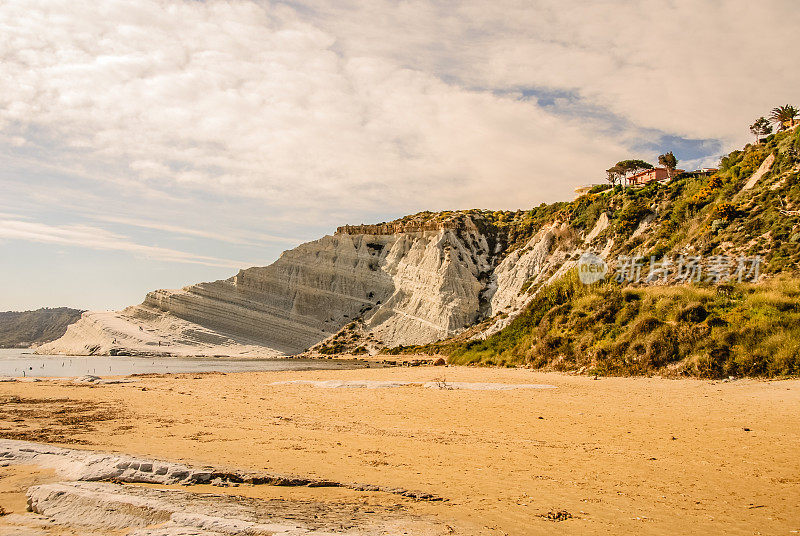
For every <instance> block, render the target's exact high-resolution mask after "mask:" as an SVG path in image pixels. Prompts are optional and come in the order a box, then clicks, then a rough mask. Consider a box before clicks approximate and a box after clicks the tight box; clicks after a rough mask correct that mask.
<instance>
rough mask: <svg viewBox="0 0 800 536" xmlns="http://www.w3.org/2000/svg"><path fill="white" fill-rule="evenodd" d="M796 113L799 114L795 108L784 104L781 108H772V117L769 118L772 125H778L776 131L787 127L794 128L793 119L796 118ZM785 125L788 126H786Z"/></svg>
mask: <svg viewBox="0 0 800 536" xmlns="http://www.w3.org/2000/svg"><path fill="white" fill-rule="evenodd" d="M798 113H800V112H798V110H797V108H795V107H794V106H792V105H790V104H784V105H783V106H778V107H777V108H773V109H772V115H770V116H769V118H770V119H771V120H772V122H773V123H777V124H778V130H784V129H785V128H786V127H787V126H789V127H793V126H794V119H795V117H797V114H798ZM786 123H789V124H788V125H787V124H786Z"/></svg>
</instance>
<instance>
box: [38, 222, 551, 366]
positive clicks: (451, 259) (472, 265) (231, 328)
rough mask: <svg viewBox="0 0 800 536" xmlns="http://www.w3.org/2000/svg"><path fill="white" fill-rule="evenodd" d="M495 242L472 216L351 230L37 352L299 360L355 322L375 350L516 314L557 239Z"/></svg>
mask: <svg viewBox="0 0 800 536" xmlns="http://www.w3.org/2000/svg"><path fill="white" fill-rule="evenodd" d="M497 240H498V237H497V236H496V234H495V233H492V232H491V230H490V231H489V232H487V231H486V230H484V231H481V230H480V229H479V226H478V225H476V224H475V222H474V221H472V220H471V219H470V218H461V219H460V220H459V221H457V222H445V223H442V222H438V223H427V224H419V223H413V222H411V223H408V222H406V223H405V224H402V225H396V224H395V225H392V224H383V225H378V226H358V227H344V228H340V229H339V231H338V232H337V234H335V235H333V236H326V237H324V238H321V239H319V240H316V241H313V242H309V243H306V244H302V245H301V246H299V247H297V248H295V249H293V250H290V251H286V252H284V253H283V254H282V255H281V257H280V258H279V259H278V260H277V261H276V262H275V263H273V264H272V265H270V266H266V267H258V268H250V269H247V270H242V271H240V272H239V273H238V274H237V275H236V276H234V277H232V278H230V279H227V280H222V281H215V282H212V283H200V284H197V285H192V286H189V287H186V288H183V289H180V290H156V291H153V292H150V293H148V295H147V296H146V298H145V300H144V302H143V303H142V304H141V305H137V306H133V307H129V308H127V309H125V310H124V311H119V312H110V313H106V312H104V313H97V312H93V313H85V314H84V315H83V318H82V319H81V320H80V321H79V322H78V323H77V324H75V325H73V326H71V327H70V328H69V330H68V331H67V333H66V334H65V335H64V337H62V338H61V339H59V340H57V341H54V342H53V343H50V344H48V345H45V346H43V347H41V348H40V349H39V352H40V353H73V354H86V353H93V354H108V353H112V354H127V353H132V354H137V353H164V354H170V355H242V356H255V355H265V356H270V355H278V354H295V353H299V352H302V351H303V350H305V349H307V348H309V347H311V346H313V345H315V344H317V343H319V342H320V341H323V340H325V339H327V338H329V337H330V336H332V335H334V334H335V333H337V332H339V331H340V330H341V329H342V328H343V327H344V326H346V325H348V324H350V323H351V322H353V321H354V320H358V321H359V322H360V323H361V324H362V325H363V327H364V330H365V331H366V333H368V334H369V336H370V337H371V338H372V339H373V340H374V341H375V342H376V343H377V344H378V346H389V347H393V346H397V345H407V344H421V343H426V342H430V341H434V340H438V339H443V338H446V337H450V336H452V335H455V334H457V333H459V332H460V331H462V330H463V329H464V328H466V327H468V326H471V325H473V324H474V323H475V322H477V321H479V320H481V319H483V318H485V317H488V316H492V315H493V314H495V313H496V312H498V311H500V310H508V309H509V308H513V307H519V305H520V304H521V303H522V301H521V299H520V297H519V294H520V292H521V289H522V286H523V284H524V283H525V281H526V280H527V279H529V278H530V277H532V276H534V275H537V274H538V273H539V272H540V271H541V270H542V269H543V268H544V267H545V264H546V263H545V262H544V259H545V258H546V257H548V254H549V245H550V242H552V240H553V236H552V232H551V231H550V230H543V231H542V232H541V233H539V234H538V235H537V236H535V237H534V238H533V239H532V241H531V245H530V247H528V248H527V249H526V251H525V252H524V253H519V254H515V256H513V257H509V258H507V259H506V261H503V260H502V255H500V254H499V252H500V251H502V250H503V244H500V243H498V242H497ZM509 259H510V260H509Z"/></svg>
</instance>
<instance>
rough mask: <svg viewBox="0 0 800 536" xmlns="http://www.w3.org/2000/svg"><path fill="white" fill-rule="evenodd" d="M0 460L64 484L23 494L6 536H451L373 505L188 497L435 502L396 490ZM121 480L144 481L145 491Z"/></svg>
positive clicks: (30, 451)
mask: <svg viewBox="0 0 800 536" xmlns="http://www.w3.org/2000/svg"><path fill="white" fill-rule="evenodd" d="M0 464H1V465H0V466H7V465H10V464H14V465H20V466H24V467H38V468H44V469H51V470H53V472H54V473H55V478H56V479H65V481H59V482H49V483H43V484H40V485H36V486H32V487H30V488H28V490H27V502H28V510H29V512H31V514H28V515H20V514H14V515H13V516H8V517H13V519H4V523H2V524H3V525H5V526H6V527H9V528H10V529H11V530H12V532H8V534H54V535H55V534H66V533H69V534H75V535H84V534H110V533H113V534H117V533H125V534H131V535H134V536H185V535H189V534H192V535H196V536H222V535H235V534H251V535H262V534H263V535H265V536H266V535H276V536H277V535H285V536H302V535H305V534H308V535H309V536H311V535H318V536H323V535H328V534H330V535H333V534H359V535H376V536H377V535H379V534H398V533H413V534H417V533H420V534H431V535H438V534H451V533H452V529H450V527H448V526H447V525H445V524H443V523H439V522H434V521H431V520H428V519H425V518H422V517H420V516H418V515H414V514H411V513H409V512H407V511H405V509H404V508H396V507H391V508H384V507H381V506H378V505H375V506H374V507H373V506H371V507H370V508H369V509H368V510H367V511H365V509H363V508H362V506H363V504H362V502H361V501H362V499H361V497H359V498H358V499H357V500H354V501H353V502H346V501H341V502H338V503H332V502H331V501H324V500H321V501H314V500H308V499H304V500H299V501H297V500H292V499H291V498H286V499H283V498H282V499H280V500H259V499H250V498H247V497H244V496H242V495H241V494H235V493H229V494H223V493H213V494H210V493H196V492H193V491H192V489H193V488H192V486H194V485H196V484H211V485H213V486H217V487H220V488H229V487H231V486H233V487H236V486H239V485H246V486H264V485H266V486H270V485H276V486H308V487H311V488H319V487H343V488H350V489H353V490H357V491H360V492H374V493H392V494H395V495H401V496H403V497H406V498H409V499H412V500H428V501H430V500H433V501H437V500H441V499H440V498H438V497H434V496H432V495H430V494H427V493H422V492H412V491H408V490H403V489H397V488H384V487H381V486H375V485H366V484H341V483H337V482H331V481H326V480H321V479H315V478H304V477H294V476H284V475H275V474H261V473H258V474H257V473H250V472H246V471H237V470H225V469H221V468H214V467H193V466H190V465H184V464H180V463H172V462H166V461H160V460H153V459H146V458H137V457H133V456H128V455H122V454H107V453H102V452H93V451H85V450H75V449H67V448H60V447H53V446H49V445H43V444H39V443H31V442H26V441H13V440H0ZM123 483H125V484H128V485H125V484H123ZM131 484H149V485H150V487H143V486H139V485H131ZM173 484H182V485H183V486H185V490H176V489H169V488H163V487H162V486H168V485H173ZM40 528H44V529H46V530H39V529H40ZM0 529H2V527H0ZM418 531H419V532H418ZM0 532H2V530H0ZM2 533H3V534H6V532H2Z"/></svg>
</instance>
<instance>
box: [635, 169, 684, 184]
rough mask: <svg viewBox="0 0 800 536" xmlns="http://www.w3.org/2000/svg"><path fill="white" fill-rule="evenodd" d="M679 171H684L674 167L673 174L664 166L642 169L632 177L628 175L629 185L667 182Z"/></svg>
mask: <svg viewBox="0 0 800 536" xmlns="http://www.w3.org/2000/svg"><path fill="white" fill-rule="evenodd" d="M678 173H683V170H682V169H673V170H672V174H671V175H670V172H669V170H668V169H667V168H664V167H656V168H650V169H646V170H644V171H640V172H639V173H637V174H636V175H633V176H632V177H628V185H629V186H644V185H645V184H648V183H651V182H653V181H659V182H667V181H668V180H669V179H670V178H671V177H674V176H675V175H677V174H678Z"/></svg>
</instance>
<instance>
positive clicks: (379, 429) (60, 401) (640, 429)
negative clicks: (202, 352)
mask: <svg viewBox="0 0 800 536" xmlns="http://www.w3.org/2000/svg"><path fill="white" fill-rule="evenodd" d="M443 376H446V379H447V381H448V382H483V383H486V382H498V383H517V384H522V383H524V384H550V385H555V386H556V387H557V388H556V389H520V390H505V391H471V390H449V389H430V388H423V387H421V386H419V385H408V386H400V387H394V388H385V389H359V388H334V389H330V388H328V389H325V388H318V387H315V386H313V385H308V384H284V385H272V382H279V381H287V380H313V381H323V380H325V381H327V380H336V381H353V380H376V381H395V382H397V381H411V382H427V381H430V380H434V379H435V378H441V377H443ZM12 397H19V398H12ZM0 403H2V406H1V407H0V436H2V437H7V438H14V439H28V440H33V441H45V442H48V441H49V442H55V443H59V444H67V445H69V446H73V447H78V448H91V449H96V450H108V451H115V452H125V453H130V454H138V455H147V456H152V457H157V458H163V459H169V460H174V461H191V462H196V463H209V464H214V465H227V466H231V467H238V468H242V469H252V470H265V469H266V470H268V471H271V472H282V473H291V474H297V475H308V476H316V477H321V478H326V479H331V480H336V481H344V482H352V481H356V482H364V483H370V484H376V485H381V486H391V487H402V488H406V489H412V490H419V491H425V492H429V493H432V494H434V495H438V496H441V497H444V498H445V499H446V500H445V501H443V502H427V501H411V500H409V499H404V498H400V497H398V496H394V495H391V494H374V495H369V494H364V493H358V492H351V491H349V490H342V489H335V488H334V489H331V488H314V489H299V490H298V489H287V488H274V487H272V488H265V487H259V488H258V489H246V488H225V489H226V493H232V494H236V493H241V494H251V495H253V494H255V495H256V496H264V497H276V496H285V497H289V498H291V497H296V496H298V495H300V496H303V497H313V498H314V500H328V501H339V500H345V499H347V498H349V499H348V500H359V501H373V502H375V503H376V504H382V505H384V506H386V505H390V504H392V503H402V504H403V507H404V508H408V509H410V510H411V511H413V512H414V513H417V514H420V515H433V516H435V517H436V518H437V519H439V520H441V521H442V522H446V523H448V524H450V525H451V526H453V527H454V530H455V531H456V533H459V534H498V535H499V534H514V535H516V534H623V533H640V534H689V533H692V534H792V533H797V532H798V531H800V381H798V380H787V381H770V382H766V381H756V380H741V381H733V382H706V381H697V380H664V379H657V378H601V379H599V380H593V379H591V378H587V377H579V376H567V375H560V374H546V373H537V372H532V371H528V370H521V369H476V368H458V367H447V368H443V367H420V368H393V369H364V370H345V371H312V372H265V373H240V374H227V375H224V374H194V375H177V376H156V377H145V378H138V380H137V381H136V382H135V383H132V384H118V385H99V386H91V385H75V384H71V383H68V382H64V381H60V382H59V381H42V382H37V383H0ZM0 471H3V473H0V476H2V477H3V478H0V484H1V483H2V482H3V481H4V480H5V481H6V482H14V483H17V482H18V481H20V479H22V480H25V479H33V477H32V476H30V475H27V474H20V473H19V468H17V469H16V470H15V471H17V472H16V473H14V474H13V475H11V476H9V475H10V473H8V471H9V469H8V468H5V469H3V468H0ZM12 477H13V478H12ZM9 478H12V480H9ZM15 485H16V484H15ZM12 487H13V486H12ZM17 487H19V486H17ZM3 490H4V488H2V485H0V491H3ZM5 491H7V493H0V507H3V508H5V509H6V510H7V511H12V512H15V511H17V510H19V509H20V502H19V497H18V494H17V495H15V494H14V493H12V492H11V491H9V490H5ZM562 510H563V511H567V512H569V513H570V514H571V515H572V517H571V518H570V519H566V520H564V521H551V520H548V519H547V518H546V517H544V516H546V514H547V513H548V512H556V511H562ZM0 524H2V518H0ZM0 533H2V531H0Z"/></svg>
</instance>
